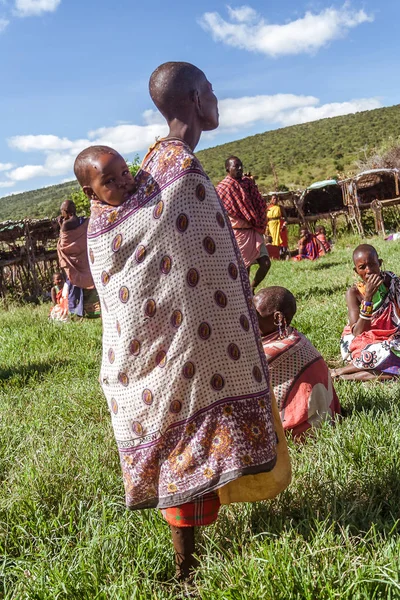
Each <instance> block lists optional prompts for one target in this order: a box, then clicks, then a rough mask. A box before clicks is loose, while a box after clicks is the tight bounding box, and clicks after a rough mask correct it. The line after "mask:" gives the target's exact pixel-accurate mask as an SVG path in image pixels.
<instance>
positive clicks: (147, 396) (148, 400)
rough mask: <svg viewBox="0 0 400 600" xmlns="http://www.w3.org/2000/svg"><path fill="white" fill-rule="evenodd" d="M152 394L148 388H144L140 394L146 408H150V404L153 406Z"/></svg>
mask: <svg viewBox="0 0 400 600" xmlns="http://www.w3.org/2000/svg"><path fill="white" fill-rule="evenodd" d="M153 399H154V398H153V393H152V391H151V390H149V389H148V388H146V389H145V390H143V393H142V400H143V402H144V403H145V404H147V406H150V405H151V404H153Z"/></svg>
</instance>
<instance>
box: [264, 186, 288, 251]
mask: <svg viewBox="0 0 400 600" xmlns="http://www.w3.org/2000/svg"><path fill="white" fill-rule="evenodd" d="M267 222H268V229H269V233H270V235H271V237H272V245H273V246H279V248H280V255H281V256H284V255H285V254H286V253H287V248H288V235H287V222H286V219H285V214H284V211H283V210H282V208H281V207H280V206H279V204H278V198H277V196H275V195H273V196H272V197H271V200H270V203H269V205H268V206H267Z"/></svg>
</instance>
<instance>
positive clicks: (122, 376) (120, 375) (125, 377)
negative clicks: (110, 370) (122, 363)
mask: <svg viewBox="0 0 400 600" xmlns="http://www.w3.org/2000/svg"><path fill="white" fill-rule="evenodd" d="M118 381H119V382H120V384H121V385H123V386H124V387H128V385H129V377H128V375H127V374H126V373H124V372H123V371H120V372H119V373H118Z"/></svg>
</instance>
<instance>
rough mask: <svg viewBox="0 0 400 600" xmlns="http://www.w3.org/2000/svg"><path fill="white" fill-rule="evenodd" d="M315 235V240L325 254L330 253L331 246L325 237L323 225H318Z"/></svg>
mask: <svg viewBox="0 0 400 600" xmlns="http://www.w3.org/2000/svg"><path fill="white" fill-rule="evenodd" d="M315 235H316V236H317V240H319V241H320V242H321V244H322V246H323V248H324V250H325V252H326V253H327V252H330V251H331V250H332V245H331V243H330V241H329V240H328V238H327V237H326V229H325V227H324V226H323V225H319V227H317V228H316V230H315Z"/></svg>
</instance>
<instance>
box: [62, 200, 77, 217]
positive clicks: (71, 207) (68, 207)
mask: <svg viewBox="0 0 400 600" xmlns="http://www.w3.org/2000/svg"><path fill="white" fill-rule="evenodd" d="M61 210H65V212H67V213H68V214H70V215H76V206H75V202H73V201H72V200H64V202H63V203H62V204H61Z"/></svg>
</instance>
